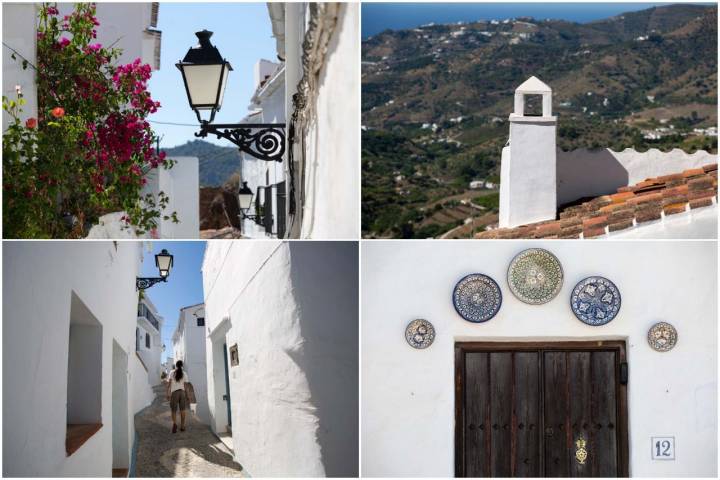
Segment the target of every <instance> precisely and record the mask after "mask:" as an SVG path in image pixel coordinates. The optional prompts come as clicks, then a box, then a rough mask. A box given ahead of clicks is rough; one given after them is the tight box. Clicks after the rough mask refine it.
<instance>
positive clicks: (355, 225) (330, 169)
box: [286, 3, 360, 239]
mask: <svg viewBox="0 0 720 480" xmlns="http://www.w3.org/2000/svg"><path fill="white" fill-rule="evenodd" d="M359 23H360V15H359V5H358V4H357V3H343V4H341V7H340V14H339V18H338V22H337V25H336V27H335V31H334V33H333V36H332V38H331V40H330V43H329V44H328V48H327V52H326V53H325V55H326V56H325V64H324V65H323V67H322V69H321V70H320V71H319V72H318V94H317V101H316V106H315V109H316V111H317V121H316V122H314V123H313V124H312V125H311V126H310V128H309V131H308V135H307V137H306V138H305V139H304V142H305V148H306V149H307V155H306V161H307V163H306V166H305V169H306V172H305V174H304V175H305V179H306V180H305V193H306V202H305V207H304V208H305V211H304V217H303V223H302V231H301V238H316V239H356V238H358V237H359V235H360V233H359V226H360V220H359V215H360V212H359V209H358V198H359V195H360V175H359V171H358V160H357V159H358V158H359V157H360V110H359V106H360V84H359V82H358V79H359V78H360V57H359V55H360V48H359V45H358V43H359V42H360V34H359ZM292 31H295V29H293V30H292ZM301 33H302V34H303V35H304V32H301ZM287 34H288V31H286V35H287ZM289 41H291V40H290V39H289V37H288V42H289ZM292 41H296V42H298V43H299V44H300V45H301V44H302V38H295V39H293V40H292ZM340 99H341V100H342V101H339V100H340ZM298 174H299V173H298Z"/></svg>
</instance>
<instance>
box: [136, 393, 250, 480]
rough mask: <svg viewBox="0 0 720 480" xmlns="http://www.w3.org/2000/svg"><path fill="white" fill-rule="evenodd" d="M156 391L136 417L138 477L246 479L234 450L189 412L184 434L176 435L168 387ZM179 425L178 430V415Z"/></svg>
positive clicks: (179, 432) (178, 433) (178, 416)
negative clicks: (166, 394) (147, 404)
mask: <svg viewBox="0 0 720 480" xmlns="http://www.w3.org/2000/svg"><path fill="white" fill-rule="evenodd" d="M153 391H154V393H155V399H154V400H153V402H152V404H151V405H150V406H148V407H147V408H145V409H144V410H142V411H141V412H139V413H138V414H137V415H136V416H135V431H136V432H137V435H138V446H137V459H136V464H135V476H136V477H247V475H246V474H245V472H244V471H243V468H242V466H241V465H239V464H238V463H236V462H235V461H234V460H233V456H232V452H231V450H230V449H229V448H228V447H227V446H226V445H225V444H224V443H222V442H221V441H220V440H219V439H218V438H217V437H216V436H215V435H214V434H213V433H212V431H211V430H210V427H209V426H207V425H205V424H202V423H200V422H199V421H198V420H197V419H196V418H195V417H194V415H192V414H191V413H190V412H188V413H187V416H186V424H185V431H184V432H181V431H180V429H179V428H178V431H177V433H175V434H173V433H172V432H171V428H172V418H171V416H170V405H169V402H168V400H167V399H166V397H165V385H164V384H163V385H158V386H156V387H154V388H153ZM177 421H178V427H179V425H180V413H179V412H178V415H177Z"/></svg>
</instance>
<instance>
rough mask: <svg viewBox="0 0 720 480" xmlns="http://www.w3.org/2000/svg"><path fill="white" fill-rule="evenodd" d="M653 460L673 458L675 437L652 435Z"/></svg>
mask: <svg viewBox="0 0 720 480" xmlns="http://www.w3.org/2000/svg"><path fill="white" fill-rule="evenodd" d="M651 440H652V442H651V443H652V459H653V460H675V437H652V438H651Z"/></svg>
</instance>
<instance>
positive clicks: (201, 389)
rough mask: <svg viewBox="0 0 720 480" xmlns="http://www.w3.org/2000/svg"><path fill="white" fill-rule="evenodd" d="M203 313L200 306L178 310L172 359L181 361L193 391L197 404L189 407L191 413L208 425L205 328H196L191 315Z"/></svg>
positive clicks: (195, 322)
mask: <svg viewBox="0 0 720 480" xmlns="http://www.w3.org/2000/svg"><path fill="white" fill-rule="evenodd" d="M204 312H205V309H204V308H203V306H202V305H197V306H194V307H188V308H186V309H183V310H180V317H181V318H180V320H179V321H178V328H177V329H176V330H175V333H174V334H173V355H174V357H173V358H175V359H177V360H182V361H183V369H184V370H186V371H187V373H188V378H190V382H191V383H192V385H193V388H194V390H195V399H196V400H197V403H196V404H192V405H191V407H192V411H193V413H194V414H195V415H196V416H197V418H198V419H199V420H200V421H201V422H203V423H208V424H209V423H210V412H209V411H208V397H207V365H206V359H205V357H206V355H205V340H206V339H205V327H203V326H198V325H197V317H196V316H195V315H193V314H197V316H198V317H203V316H204Z"/></svg>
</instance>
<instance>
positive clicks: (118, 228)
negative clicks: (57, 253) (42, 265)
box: [87, 157, 200, 239]
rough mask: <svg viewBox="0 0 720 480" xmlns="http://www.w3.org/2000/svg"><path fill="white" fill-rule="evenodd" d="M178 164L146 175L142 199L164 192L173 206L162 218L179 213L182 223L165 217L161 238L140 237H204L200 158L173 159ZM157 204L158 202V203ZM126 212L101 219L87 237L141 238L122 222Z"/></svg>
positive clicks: (160, 232)
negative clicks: (201, 214) (202, 231)
mask: <svg viewBox="0 0 720 480" xmlns="http://www.w3.org/2000/svg"><path fill="white" fill-rule="evenodd" d="M171 160H173V161H174V162H176V163H175V165H174V166H173V167H172V168H170V169H166V168H162V167H161V168H156V169H153V170H150V172H148V173H147V174H146V175H145V179H146V180H147V183H146V184H145V187H143V189H142V191H141V193H140V194H141V196H145V195H146V194H148V193H150V194H152V195H153V196H154V197H155V198H156V199H157V198H158V195H159V193H160V192H163V193H165V195H167V196H168V198H169V204H168V205H167V207H165V210H164V211H163V214H162V215H169V214H171V213H172V212H176V213H177V218H178V221H179V222H178V223H174V222H173V221H172V220H165V219H163V218H162V217H161V219H160V222H159V227H158V229H157V232H156V233H157V235H151V233H150V232H147V233H145V234H144V235H142V236H141V237H140V238H150V237H151V236H157V237H158V238H171V239H192V238H199V237H200V176H199V163H198V159H197V157H173V158H172V159H171ZM156 201H157V200H156ZM124 216H125V213H124V212H114V213H110V214H107V215H104V216H103V217H101V218H100V221H99V222H98V224H97V225H95V226H93V227H92V229H90V232H89V233H88V236H87V238H95V239H99V238H108V239H110V238H138V235H137V233H136V232H135V231H134V230H133V229H131V228H127V224H126V223H125V222H124V221H123V220H121V218H122V217H124Z"/></svg>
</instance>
